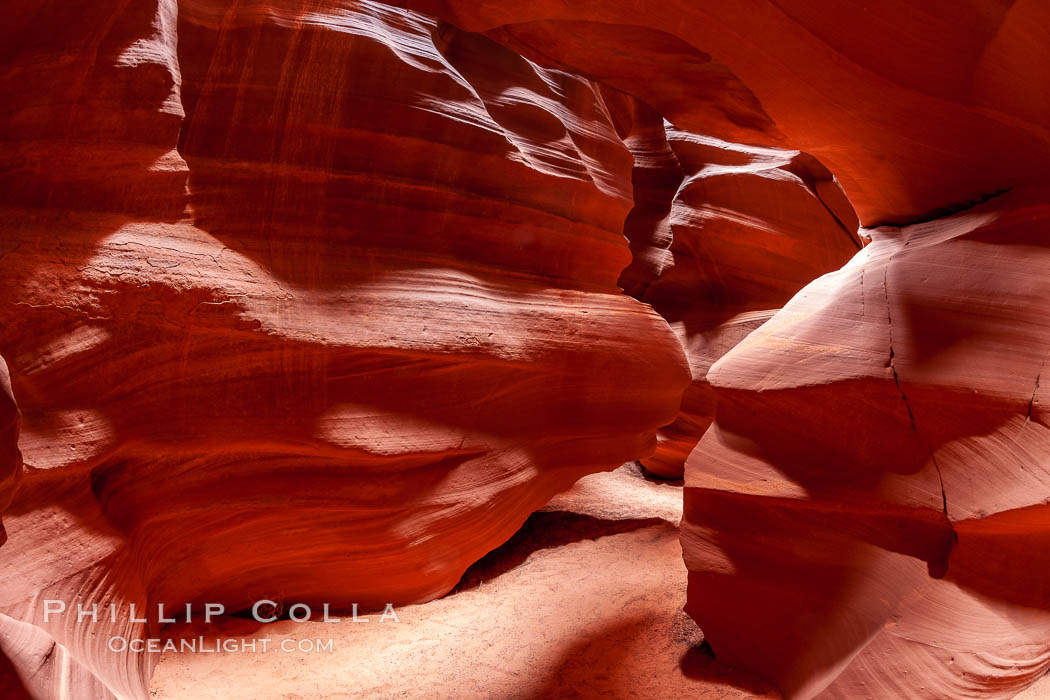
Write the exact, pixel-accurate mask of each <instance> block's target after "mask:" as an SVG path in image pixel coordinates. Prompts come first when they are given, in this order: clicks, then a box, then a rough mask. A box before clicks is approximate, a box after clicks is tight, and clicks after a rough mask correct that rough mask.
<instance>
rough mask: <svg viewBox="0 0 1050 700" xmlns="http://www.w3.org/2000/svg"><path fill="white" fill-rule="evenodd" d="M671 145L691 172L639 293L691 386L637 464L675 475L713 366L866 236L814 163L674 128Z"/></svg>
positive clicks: (698, 430)
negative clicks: (667, 328) (655, 268)
mask: <svg viewBox="0 0 1050 700" xmlns="http://www.w3.org/2000/svg"><path fill="white" fill-rule="evenodd" d="M667 141H668V143H669V144H670V148H671V149H672V150H673V153H674V155H675V158H676V162H678V163H679V164H680V167H681V168H682V169H683V170H684V172H685V173H687V176H686V178H685V179H684V180H683V182H682V183H681V185H680V186H679V188H678V190H677V192H676V194H675V195H674V198H673V201H672V208H671V211H670V213H669V216H668V217H667V218H668V225H669V228H670V231H671V236H672V240H673V242H672V243H671V245H670V251H669V252H670V253H671V256H672V258H673V263H672V264H669V265H668V266H667V267H666V268H665V269H664V270H663V271H662V274H661V276H660V277H659V279H657V280H654V281H652V282H651V283H649V284H648V285H647V286H646V287H645V288H644V290H643V291H642V292H641V293H639V294H636V296H637V297H638V298H639V299H641V300H642V301H645V302H647V303H650V304H652V305H653V308H654V309H656V311H657V312H659V313H660V315H661V316H663V317H664V318H666V319H667V320H668V322H669V323H670V324H671V328H672V329H673V330H674V331H675V333H676V334H677V335H678V338H679V340H680V342H681V343H682V346H683V347H684V348H685V350H686V355H687V356H688V357H689V360H690V367H691V370H692V375H693V383H692V385H691V386H690V388H689V389H688V390H687V391H686V393H685V395H684V397H683V399H682V408H681V412H680V414H679V417H678V418H677V419H676V421H675V422H674V423H673V424H671V425H670V426H667V428H665V429H663V430H661V432H660V435H659V439H660V444H659V447H658V448H657V451H656V453H655V454H654V455H653V456H652V457H650V458H648V459H646V460H644V462H645V466H646V467H647V468H648V469H649V470H650V471H653V472H655V473H657V474H660V475H662V476H666V477H672V478H681V477H682V471H683V466H684V464H685V461H686V458H687V457H688V455H689V453H690V452H691V451H692V449H693V448H694V447H695V446H696V443H697V442H698V441H699V439H700V436H701V435H703V433H704V431H705V430H706V429H707V426H708V425H709V424H710V422H711V420H712V418H714V412H715V397H714V394H713V393H712V392H711V389H710V387H709V385H708V383H707V380H706V375H707V370H708V368H709V367H710V366H711V364H712V363H713V362H714V361H715V360H717V359H718V358H719V357H721V356H722V355H723V354H724V353H725V352H727V351H728V350H729V349H730V348H732V347H733V346H734V345H735V344H736V343H737V342H739V341H740V340H741V339H742V338H743V337H744V336H746V335H747V334H748V333H750V332H751V331H752V330H754V329H755V328H757V327H758V326H759V325H761V324H762V323H764V322H765V321H766V320H767V319H768V318H769V317H770V316H771V315H772V314H773V313H774V311H775V310H776V309H778V308H780V307H781V306H782V305H783V304H784V303H786V302H787V301H788V299H790V298H791V297H792V295H794V293H795V292H797V291H798V290H799V289H800V288H802V287H803V286H804V285H805V284H806V282H808V281H809V280H811V279H813V278H814V277H819V276H820V275H821V274H823V273H825V272H828V271H831V270H835V269H838V268H839V267H840V266H841V265H842V264H843V263H845V262H846V261H847V260H849V258H850V257H851V256H852V255H853V254H854V253H856V251H857V250H858V249H859V248H860V245H861V241H860V238H859V237H858V236H857V233H856V230H857V222H856V219H855V218H853V211H852V209H850V208H849V205H848V203H846V202H845V199H844V197H843V196H842V194H841V190H840V189H839V188H838V184H837V183H836V182H835V180H834V178H833V177H832V176H831V175H830V173H828V172H827V171H826V170H824V169H823V168H822V167H821V166H820V164H819V163H817V162H816V161H815V160H814V159H813V158H811V157H809V156H807V155H805V154H802V153H799V152H797V151H785V150H780V149H771V148H758V147H753V146H742V145H739V144H732V143H727V142H724V141H720V140H718V139H715V138H712V137H707V136H700V135H697V134H692V133H689V132H684V131H680V130H677V129H673V128H669V129H668V132H667ZM836 195H837V196H836ZM825 199H826V200H827V201H825ZM628 222H630V219H628ZM628 233H630V232H628ZM629 271H630V268H629V270H628V272H629ZM625 276H626V273H625ZM625 288H627V287H625Z"/></svg>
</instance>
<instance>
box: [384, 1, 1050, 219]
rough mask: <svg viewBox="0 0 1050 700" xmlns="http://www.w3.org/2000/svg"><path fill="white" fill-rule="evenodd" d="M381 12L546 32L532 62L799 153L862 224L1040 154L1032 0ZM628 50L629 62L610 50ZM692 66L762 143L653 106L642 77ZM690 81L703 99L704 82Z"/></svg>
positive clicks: (701, 127) (1032, 168)
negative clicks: (830, 179)
mask: <svg viewBox="0 0 1050 700" xmlns="http://www.w3.org/2000/svg"><path fill="white" fill-rule="evenodd" d="M394 4H397V5H400V6H402V7H409V8H413V9H417V10H420V11H423V12H427V13H430V14H433V15H436V16H439V17H443V18H444V19H446V20H448V21H450V22H452V23H453V24H455V25H457V26H459V27H461V28H463V29H467V30H470V31H476V32H488V33H490V34H491V35H492V36H494V37H496V38H498V39H502V38H503V36H504V35H505V34H506V33H507V32H511V33H516V32H518V31H524V32H527V33H528V35H539V36H544V37H547V38H546V39H545V42H547V43H545V45H544V52H545V53H548V54H554V52H555V48H553V46H554V44H555V43H556V44H557V49H559V50H562V51H564V53H558V54H556V57H555V58H554V59H553V60H555V61H556V62H557V63H558V65H559V66H560V67H563V68H570V69H574V70H577V68H576V66H579V68H578V70H579V72H580V73H583V74H585V75H587V74H591V73H590V71H594V74H595V75H599V76H600V77H601V79H602V80H603V81H606V82H609V83H610V84H612V82H613V81H616V87H618V88H619V89H621V90H623V91H625V92H628V93H630V94H632V95H636V96H638V97H640V98H641V99H643V100H645V101H647V102H648V103H649V104H652V105H653V106H654V107H656V108H657V109H660V110H661V111H662V113H663V114H664V115H665V116H667V117H668V118H669V119H670V120H671V121H673V122H674V123H675V124H676V125H677V126H678V127H680V128H684V129H689V130H692V131H695V132H697V133H702V134H713V135H715V136H719V137H720V138H724V139H726V138H728V140H731V141H732V140H739V141H743V142H747V143H761V144H762V145H779V146H780V147H789V148H794V149H799V150H801V151H804V152H806V153H810V154H812V155H813V156H815V157H816V158H817V159H818V160H819V161H820V162H821V163H823V164H824V165H825V166H827V168H828V169H829V170H830V171H831V172H833V173H835V176H836V177H837V178H838V180H839V181H840V182H841V183H842V186H843V188H844V189H845V191H846V194H847V195H848V196H849V199H850V202H852V204H853V206H854V208H855V209H856V211H857V213H858V214H859V215H860V219H861V221H862V222H863V223H864V225H866V226H877V225H882V224H900V223H907V222H914V221H917V220H924V219H927V218H930V217H931V216H936V215H943V213H944V212H945V211H946V210H948V211H950V210H957V209H958V208H960V207H965V206H967V205H968V204H971V203H973V202H974V201H981V200H983V199H984V198H986V197H987V196H989V195H990V194H992V193H995V192H1001V191H1003V190H1004V189H1008V188H1010V187H1015V186H1021V185H1024V184H1025V183H1028V182H1031V181H1038V180H1041V179H1043V177H1044V176H1043V173H1044V172H1045V164H1046V162H1047V160H1048V159H1050V95H1048V94H1047V92H1046V91H1045V90H1043V89H1042V86H1043V85H1045V84H1046V80H1047V78H1046V76H1047V72H1048V71H1050V68H1048V66H1050V43H1048V42H1046V41H1044V40H1043V38H1044V37H1045V36H1046V33H1047V31H1048V30H1050V6H1047V5H1046V3H1042V2H1039V0H1019V1H1017V2H997V1H995V0H981V1H978V2H972V3H966V4H964V5H960V4H959V3H957V2H953V1H952V0H932V1H931V2H925V3H923V4H922V5H921V6H917V5H916V4H915V3H910V2H904V1H900V2H897V1H894V2H881V3H869V2H864V1H862V0H847V1H846V2H836V3H824V2H813V1H812V0H777V1H774V0H745V1H743V2H737V3H732V4H729V3H695V2H689V1H688V0H672V1H670V2H663V3H651V2H640V1H639V0H615V1H610V0H580V1H579V2H565V0H538V1H537V2H529V3H515V4H511V3H494V2H485V3H477V2H473V1H471V0H396V1H395V2H394ZM587 25H592V26H587ZM593 25H600V26H598V27H595V26H593ZM653 32H656V33H659V34H658V36H660V37H661V38H653V37H652V33H653ZM553 36H556V37H558V38H557V39H553V38H550V37H553ZM592 37H599V38H601V39H602V40H601V41H600V42H599V41H594V42H593V43H592ZM632 41H636V42H640V43H641V48H640V49H639V51H638V54H640V55H641V56H642V57H643V58H644V60H639V57H638V55H634V52H633V51H631V50H626V49H625V47H630V46H632ZM591 46H593V50H592V51H590V52H588V51H587V50H586V48H587V47H591ZM580 54H585V56H583V57H580ZM534 58H535V56H534ZM661 59H662V60H663V65H662V67H664V71H663V72H661V73H659V74H658V73H657V71H656V70H655V69H654V66H657V65H661ZM708 59H710V60H712V61H714V62H717V63H718V64H720V65H721V66H724V67H725V68H726V69H728V71H731V74H732V76H734V78H735V80H738V81H739V82H740V83H742V84H743V85H744V86H746V88H747V90H748V91H750V92H751V93H753V95H754V96H755V97H756V98H757V100H758V102H759V104H760V105H761V107H762V109H763V110H764V111H765V113H766V114H767V115H768V116H769V118H770V119H771V120H772V122H773V125H775V130H771V129H770V128H769V126H770V125H768V124H763V123H761V122H755V121H753V120H741V121H742V122H743V125H744V126H745V127H747V128H748V129H750V130H751V131H752V133H754V132H755V130H756V129H757V130H758V131H760V132H761V131H766V132H768V138H767V139H765V140H755V139H736V138H734V137H732V136H727V135H724V134H719V133H718V132H716V131H713V130H711V128H710V124H711V122H710V120H709V119H707V118H706V115H707V114H709V112H708V111H707V110H700V112H701V114H702V115H703V116H701V117H700V118H699V120H698V121H696V122H694V121H693V120H692V119H690V118H689V116H682V115H688V114H689V113H690V112H691V111H692V110H690V108H688V107H683V106H681V105H679V107H678V109H681V110H682V112H681V113H678V112H677V111H673V108H671V107H666V106H662V105H660V104H657V99H655V98H653V97H652V93H661V92H663V91H664V89H663V88H661V87H660V77H658V76H662V75H663V74H664V72H666V73H667V74H671V75H674V74H676V73H677V72H678V71H686V70H692V69H694V68H695V67H697V66H698V65H699V66H702V65H703V64H704V62H705V61H706V60H708ZM668 64H669V65H668ZM588 69H589V70H588ZM711 75H712V76H715V75H718V71H717V70H714V69H712V71H711ZM723 78H724V74H723ZM698 84H700V85H701V86H702V87H701V93H703V92H707V91H708V90H710V89H711V88H710V87H709V86H712V85H717V80H715V82H713V83H712V82H711V80H710V78H704V79H702V80H701V82H700V83H698ZM723 84H724V85H727V86H729V85H732V84H734V83H733V81H729V80H728V79H724V80H723ZM715 89H716V90H717V88H715ZM729 96H732V97H733V99H735V98H736V92H735V90H729V91H728V92H727V97H729ZM687 100H688V94H687V96H686V99H685V100H681V102H683V103H684V102H686V101H687ZM669 102H670V100H669ZM734 111H736V110H735V108H734ZM736 113H739V112H736ZM744 113H750V112H744ZM774 132H775V133H774ZM778 135H779V136H778Z"/></svg>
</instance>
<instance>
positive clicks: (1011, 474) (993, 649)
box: [683, 190, 1050, 698]
mask: <svg viewBox="0 0 1050 700" xmlns="http://www.w3.org/2000/svg"><path fill="white" fill-rule="evenodd" d="M1046 202H1047V199H1046V191H1045V190H1043V191H1037V192H1017V193H1012V194H1010V195H1004V196H1002V197H999V198H996V199H994V200H992V201H990V202H988V203H986V204H984V205H981V206H979V207H976V208H973V209H971V210H967V211H965V212H962V213H959V214H956V215H954V216H951V217H948V218H944V219H938V220H935V221H932V222H928V223H923V224H915V225H912V226H909V227H906V228H902V229H898V228H890V227H884V228H880V229H875V230H872V231H870V234H871V236H872V243H871V245H869V246H867V247H866V248H865V249H864V250H863V251H862V252H861V253H860V254H858V255H857V257H856V258H854V259H853V260H852V261H851V262H850V263H849V264H848V265H847V266H846V267H844V268H843V269H842V270H841V271H839V272H835V273H832V274H829V275H826V276H824V277H822V278H820V279H819V280H817V281H815V282H814V283H812V284H811V285H809V286H807V287H806V288H805V289H803V290H802V292H800V293H799V294H798V295H797V296H796V297H795V298H794V299H792V301H791V302H790V303H789V304H787V306H785V307H784V309H783V310H782V311H780V312H779V313H778V314H777V315H775V316H774V317H773V318H772V319H771V320H770V321H769V322H768V323H766V324H765V325H764V326H762V327H761V328H760V329H759V330H757V331H756V332H754V333H753V334H751V335H750V336H749V337H748V338H747V339H746V340H744V341H743V342H741V343H740V344H739V345H737V346H736V347H735V348H733V349H732V350H731V351H730V352H729V353H728V354H726V355H725V356H724V357H723V358H722V359H721V360H719V361H718V362H716V363H715V364H714V366H713V367H712V368H711V370H710V372H709V373H708V379H709V381H710V382H711V385H712V386H713V387H714V389H715V391H716V393H717V395H718V402H719V403H718V416H717V419H716V421H715V424H714V425H713V426H712V427H711V429H710V430H709V432H708V433H707V434H706V435H705V436H704V438H703V439H702V440H701V441H700V444H699V446H698V447H697V449H696V451H695V452H694V453H693V454H692V455H691V456H690V459H689V463H688V464H687V476H686V496H685V500H686V515H685V520H684V524H683V549H684V551H685V556H686V563H687V565H688V566H689V568H690V571H691V573H690V584H689V585H690V592H689V604H688V605H687V609H688V611H689V612H690V613H691V614H692V615H693V616H694V617H695V618H696V620H697V621H698V622H699V624H700V626H701V627H702V628H703V630H704V632H705V634H706V635H707V636H708V638H709V639H710V641H711V644H712V646H713V647H714V648H715V649H716V651H717V653H718V654H719V657H720V658H723V659H725V660H728V661H730V662H731V663H736V664H738V665H740V666H741V667H746V668H750V669H752V670H755V671H758V672H760V673H762V674H763V675H764V676H766V677H768V678H771V679H773V680H774V681H775V682H777V684H778V685H779V686H780V687H781V689H782V690H783V691H784V692H785V695H786V696H788V697H812V696H813V695H815V694H820V696H821V697H834V698H851V697H858V696H861V695H863V696H869V697H875V698H892V697H902V696H921V697H929V698H956V697H993V698H1000V697H1001V698H1008V697H1012V696H1013V695H1014V694H1015V693H1017V692H1018V691H1020V690H1022V689H1023V688H1025V687H1026V686H1027V685H1030V684H1031V683H1032V682H1034V681H1036V680H1038V678H1039V677H1041V676H1042V675H1043V674H1044V673H1046V671H1047V669H1048V668H1050V589H1048V588H1047V586H1046V576H1045V575H1044V573H1043V572H1044V571H1045V566H1044V563H1043V557H1042V555H1041V554H1040V553H1041V552H1043V551H1045V550H1046V548H1047V544H1048V542H1047V540H1046V537H1047V532H1048V530H1047V526H1046V523H1047V513H1048V510H1047V509H1048V505H1047V503H1048V500H1050V499H1048V497H1047V494H1048V493H1050V470H1048V468H1047V464H1046V458H1045V455H1046V454H1047V450H1048V448H1050V425H1048V423H1047V421H1046V416H1045V412H1044V405H1043V404H1044V401H1043V396H1042V392H1043V389H1042V380H1041V377H1042V376H1043V372H1044V371H1045V365H1046V359H1047V348H1048V347H1050V324H1048V323H1047V322H1046V320H1045V318H1043V314H1042V312H1041V309H1042V308H1043V307H1045V304H1046V303H1047V300H1048V299H1050V284H1048V283H1047V281H1046V279H1045V275H1043V273H1042V270H1044V269H1045V266H1046V265H1047V264H1048V263H1050V257H1048V255H1050V254H1048V252H1047V249H1046V244H1045V234H1044V232H1045V230H1046V228H1047V225H1048V224H1050V207H1048V206H1047V204H1046ZM771 572H775V575H771ZM712 600H718V601H721V604H720V605H710V604H707V601H712ZM774 629H775V630H776V631H777V632H776V634H769V633H768V632H767V631H768V630H774ZM764 630H766V631H764Z"/></svg>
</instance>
